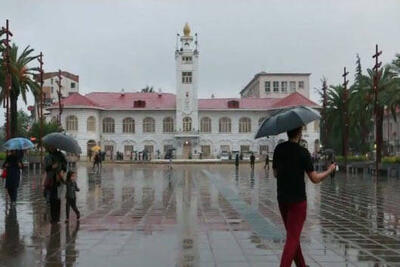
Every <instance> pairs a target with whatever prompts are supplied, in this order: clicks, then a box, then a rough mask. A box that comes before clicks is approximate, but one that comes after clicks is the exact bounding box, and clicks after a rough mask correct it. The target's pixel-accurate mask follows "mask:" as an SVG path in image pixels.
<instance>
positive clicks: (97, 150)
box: [92, 146, 101, 152]
mask: <svg viewBox="0 0 400 267" xmlns="http://www.w3.org/2000/svg"><path fill="white" fill-rule="evenodd" d="M100 150H101V147H99V146H94V147H92V151H93V152H99V151H100Z"/></svg>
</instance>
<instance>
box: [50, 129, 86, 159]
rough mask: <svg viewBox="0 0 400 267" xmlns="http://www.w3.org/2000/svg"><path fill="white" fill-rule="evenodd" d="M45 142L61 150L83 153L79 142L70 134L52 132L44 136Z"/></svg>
mask: <svg viewBox="0 0 400 267" xmlns="http://www.w3.org/2000/svg"><path fill="white" fill-rule="evenodd" d="M43 143H44V144H46V145H48V146H53V147H55V148H58V149H60V150H64V151H66V152H70V153H74V154H77V155H79V154H81V153H82V150H81V147H80V146H79V145H78V142H76V140H75V139H74V138H72V137H71V136H68V135H66V134H63V133H51V134H48V135H46V136H45V137H43Z"/></svg>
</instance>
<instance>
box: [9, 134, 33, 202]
mask: <svg viewBox="0 0 400 267" xmlns="http://www.w3.org/2000/svg"><path fill="white" fill-rule="evenodd" d="M3 147H4V148H5V149H6V150H7V158H6V160H5V162H4V164H3V169H5V171H6V188H7V192H8V195H9V196H10V199H11V205H13V206H14V205H15V203H16V201H17V192H18V187H19V182H20V176H21V169H22V168H23V164H22V157H21V155H23V150H26V149H31V148H33V147H34V145H33V143H32V142H31V141H30V140H28V139H26V138H22V137H17V138H11V139H9V140H8V141H7V142H5V143H4V144H3Z"/></svg>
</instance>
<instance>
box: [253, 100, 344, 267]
mask: <svg viewBox="0 0 400 267" xmlns="http://www.w3.org/2000/svg"><path fill="white" fill-rule="evenodd" d="M319 118H320V115H319V114H318V113H317V112H316V111H314V110H312V109H310V108H307V107H295V108H290V109H286V110H282V111H278V112H277V113H275V114H273V115H272V116H271V117H270V118H268V119H266V120H265V121H264V122H263V123H262V125H261V126H260V128H259V129H258V132H257V134H256V138H260V137H264V136H270V135H277V134H280V133H283V132H286V133H287V136H288V139H289V140H288V141H286V142H283V143H280V144H279V145H277V146H276V148H275V151H274V155H273V162H272V168H273V172H274V176H275V177H276V178H277V192H278V204H279V210H280V213H281V216H282V219H283V222H284V225H285V229H286V242H285V246H284V249H283V253H282V257H281V264H280V266H281V267H290V266H291V265H292V262H293V261H294V262H295V263H296V266H306V263H305V260H304V257H303V254H302V251H301V246H300V234H301V231H302V229H303V224H304V221H305V219H306V210H307V200H306V189H305V181H304V173H305V172H306V173H307V175H308V177H309V178H310V180H311V182H313V183H320V182H321V181H322V180H323V179H325V178H326V177H327V176H329V174H330V173H332V172H333V171H334V170H335V168H336V166H335V163H333V164H331V165H330V166H329V167H328V170H326V171H324V172H322V173H317V172H316V171H314V166H313V163H312V160H311V155H310V152H308V150H307V149H306V148H304V147H302V146H301V145H300V144H299V143H300V140H301V138H302V128H303V126H304V125H307V124H308V123H310V122H312V121H314V120H316V119H319Z"/></svg>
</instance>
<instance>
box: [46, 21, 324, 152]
mask: <svg viewBox="0 0 400 267" xmlns="http://www.w3.org/2000/svg"><path fill="white" fill-rule="evenodd" d="M178 38H179V39H178V43H179V45H178V46H177V48H176V50H175V62H176V94H171V93H143V92H140V93H134V92H125V91H121V92H120V93H117V92H92V93H89V94H87V95H81V94H79V93H73V94H71V95H70V96H69V97H67V98H65V99H63V100H62V104H63V113H62V116H61V123H62V126H63V128H64V129H65V130H66V132H67V133H68V134H69V135H71V136H73V137H74V138H76V139H77V141H78V143H79V145H80V146H81V147H82V151H83V156H86V155H87V154H88V153H89V152H90V148H91V147H92V146H94V145H96V144H98V145H100V146H101V148H102V150H103V151H105V152H106V155H107V157H108V158H114V159H115V157H116V154H117V152H120V153H122V154H123V155H124V158H125V159H129V158H130V157H132V154H137V153H144V154H146V155H148V156H149V157H151V158H158V157H160V158H164V157H165V155H166V154H167V153H168V152H169V151H171V150H173V151H174V154H175V155H176V157H177V158H200V157H201V158H217V157H225V156H226V155H229V154H230V153H234V152H237V153H242V154H244V155H248V154H249V153H250V152H254V153H256V154H266V153H271V152H272V151H273V149H274V148H275V146H276V145H277V144H278V143H279V142H282V141H283V140H286V139H287V137H286V134H281V135H279V136H277V137H271V138H260V139H257V140H255V139H254V136H255V133H256V131H257V129H258V126H259V125H260V124H261V123H262V122H263V120H264V119H265V118H267V117H268V116H270V115H271V113H272V112H274V111H276V110H277V109H281V108H285V107H291V106H298V105H304V106H308V107H311V108H316V109H318V108H319V105H318V104H316V103H314V102H313V101H311V100H310V99H308V97H306V96H308V95H309V92H308V90H309V83H308V76H309V74H304V75H301V76H296V75H292V76H290V75H289V76H287V75H283V76H280V75H279V74H275V76H274V77H281V78H282V79H283V77H287V78H288V79H287V81H288V83H290V81H292V80H293V81H296V88H298V87H300V88H299V89H298V90H294V91H293V92H291V91H290V90H288V92H286V93H279V94H278V93H277V94H276V95H275V96H274V97H272V96H271V95H269V96H265V95H260V94H259V95H258V96H257V97H242V98H207V99H199V98H198V90H199V51H198V47H197V36H196V35H195V36H192V35H191V34H190V28H189V26H188V25H185V27H184V30H183V35H182V36H178ZM259 76H260V75H259ZM256 77H257V78H256V79H258V78H259V77H258V76H257V75H256ZM291 77H293V78H291ZM260 78H261V76H260ZM262 78H263V79H264V76H263V77H262ZM253 80H254V79H253ZM282 81H283V80H279V82H280V83H281V82H282ZM53 82H54V81H53ZM300 82H303V84H301V83H300ZM249 84H252V82H250V83H249ZM299 84H300V86H299ZM244 91H246V89H244ZM306 91H307V92H306ZM49 110H50V111H51V116H52V118H53V119H57V116H58V105H57V104H56V103H55V104H53V105H52V106H51V107H49ZM302 143H303V144H304V145H305V146H306V147H307V148H308V149H309V150H310V151H311V152H314V151H315V149H318V148H319V124H318V122H315V123H311V124H309V125H308V126H307V127H306V129H305V131H304V133H303V140H302ZM133 157H134V156H133Z"/></svg>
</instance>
